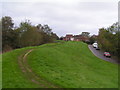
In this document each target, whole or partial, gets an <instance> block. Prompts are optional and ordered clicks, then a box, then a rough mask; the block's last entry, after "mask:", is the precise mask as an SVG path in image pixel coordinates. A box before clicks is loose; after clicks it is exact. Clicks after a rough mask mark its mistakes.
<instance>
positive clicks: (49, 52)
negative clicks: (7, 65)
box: [28, 42, 118, 88]
mask: <svg viewBox="0 0 120 90" xmlns="http://www.w3.org/2000/svg"><path fill="white" fill-rule="evenodd" d="M28 63H29V65H30V66H31V68H32V69H33V71H34V72H35V73H36V74H38V75H40V76H42V77H43V78H45V79H46V80H48V81H50V82H52V83H55V84H57V85H59V86H61V87H65V88H117V87H118V66H117V65H114V64H112V63H109V62H106V61H103V60H101V59H99V58H97V57H95V56H94V55H93V54H92V53H91V51H90V50H89V49H88V47H87V44H85V43H82V42H66V43H64V44H60V43H58V44H51V45H48V46H44V47H39V48H38V49H36V50H34V51H33V52H32V53H30V55H29V56H28Z"/></svg>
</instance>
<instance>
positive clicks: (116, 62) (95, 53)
mask: <svg viewBox="0 0 120 90" xmlns="http://www.w3.org/2000/svg"><path fill="white" fill-rule="evenodd" d="M88 48H89V49H90V50H91V52H92V53H93V54H94V55H95V56H97V57H98V58H100V59H103V60H105V61H108V62H111V63H115V64H120V62H118V60H115V59H113V58H112V57H111V58H108V57H105V56H103V51H101V50H96V49H95V48H93V46H92V45H88Z"/></svg>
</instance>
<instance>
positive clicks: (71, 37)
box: [63, 34, 89, 42]
mask: <svg viewBox="0 0 120 90" xmlns="http://www.w3.org/2000/svg"><path fill="white" fill-rule="evenodd" d="M63 40H64V41H85V42H86V41H89V37H88V36H86V35H72V34H67V35H66V36H65V37H63Z"/></svg>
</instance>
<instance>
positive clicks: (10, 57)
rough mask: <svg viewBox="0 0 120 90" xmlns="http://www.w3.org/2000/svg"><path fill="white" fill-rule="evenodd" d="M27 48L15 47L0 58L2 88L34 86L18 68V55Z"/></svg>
mask: <svg viewBox="0 0 120 90" xmlns="http://www.w3.org/2000/svg"><path fill="white" fill-rule="evenodd" d="M29 48H31V47H28V48H23V49H17V50H14V51H11V52H8V53H5V54H3V58H2V87H3V88H28V87H29V88H35V87H38V86H37V85H36V84H33V83H32V82H30V81H29V80H28V79H27V78H26V77H25V76H24V75H23V73H22V71H21V70H20V67H19V65H18V57H19V56H20V55H21V54H22V53H23V52H24V51H25V50H27V49H29Z"/></svg>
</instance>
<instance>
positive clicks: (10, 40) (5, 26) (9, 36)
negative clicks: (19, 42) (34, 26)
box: [2, 16, 17, 50]
mask: <svg viewBox="0 0 120 90" xmlns="http://www.w3.org/2000/svg"><path fill="white" fill-rule="evenodd" d="M13 26H14V23H13V20H12V18H11V17H9V16H5V17H2V49H3V50H4V49H6V47H7V48H9V49H13V48H15V46H16V45H15V42H16V39H15V38H16V37H17V36H16V33H14V30H13Z"/></svg>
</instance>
